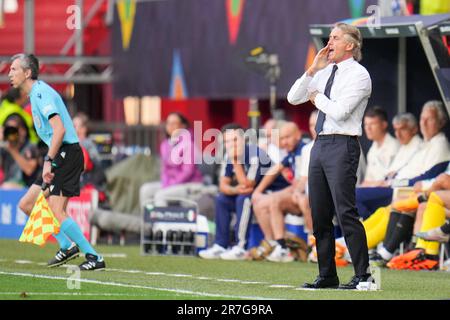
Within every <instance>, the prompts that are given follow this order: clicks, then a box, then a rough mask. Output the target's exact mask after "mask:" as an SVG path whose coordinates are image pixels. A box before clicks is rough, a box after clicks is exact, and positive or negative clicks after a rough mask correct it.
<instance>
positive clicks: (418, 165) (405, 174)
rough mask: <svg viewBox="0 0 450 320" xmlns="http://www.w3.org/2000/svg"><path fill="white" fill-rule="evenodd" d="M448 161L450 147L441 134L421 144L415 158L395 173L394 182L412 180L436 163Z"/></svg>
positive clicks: (449, 158)
mask: <svg viewBox="0 0 450 320" xmlns="http://www.w3.org/2000/svg"><path fill="white" fill-rule="evenodd" d="M449 160H450V145H449V143H448V140H447V137H446V136H445V134H443V133H442V132H440V133H438V134H437V135H435V136H434V137H433V138H431V139H430V140H429V141H425V142H424V143H422V145H421V148H420V151H419V152H418V153H417V154H416V156H415V157H414V158H413V159H412V160H411V161H410V162H409V163H408V165H407V166H405V167H403V168H402V169H400V170H399V172H398V173H397V176H396V177H395V180H399V179H412V178H415V177H417V176H420V175H421V174H424V173H425V172H427V171H428V170H430V169H431V168H432V167H434V166H435V165H437V164H438V163H441V162H445V161H449Z"/></svg>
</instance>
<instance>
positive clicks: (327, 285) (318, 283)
mask: <svg viewBox="0 0 450 320" xmlns="http://www.w3.org/2000/svg"><path fill="white" fill-rule="evenodd" d="M338 287H339V278H338V277H331V278H324V277H321V276H319V277H317V279H316V280H314V282H313V283H305V284H304V285H303V286H302V288H304V289H336V288H338Z"/></svg>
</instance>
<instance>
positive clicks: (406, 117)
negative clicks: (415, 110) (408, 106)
mask: <svg viewBox="0 0 450 320" xmlns="http://www.w3.org/2000/svg"><path fill="white" fill-rule="evenodd" d="M398 123H406V124H407V125H408V127H409V128H410V129H414V128H417V127H418V124H417V119H416V117H415V116H414V115H413V114H412V113H409V112H406V113H400V114H397V115H396V116H395V117H394V119H392V124H393V125H395V124H398Z"/></svg>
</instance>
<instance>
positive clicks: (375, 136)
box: [360, 107, 400, 187]
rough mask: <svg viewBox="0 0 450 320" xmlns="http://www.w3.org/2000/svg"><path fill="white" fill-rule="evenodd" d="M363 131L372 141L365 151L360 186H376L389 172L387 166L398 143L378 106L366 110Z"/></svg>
mask: <svg viewBox="0 0 450 320" xmlns="http://www.w3.org/2000/svg"><path fill="white" fill-rule="evenodd" d="M364 131H365V133H366V136H367V138H368V139H369V140H371V141H373V143H372V146H371V147H370V149H369V152H368V153H367V169H366V175H365V178H364V181H363V183H362V184H361V185H360V187H372V186H376V184H377V183H378V181H380V180H384V178H385V177H386V175H387V174H388V173H389V167H390V165H391V163H392V161H393V160H394V157H395V155H396V154H397V151H398V149H399V147H400V146H399V143H398V141H397V140H395V138H394V137H392V136H391V135H390V134H389V132H388V121H387V114H386V111H384V110H383V109H382V108H380V107H373V108H371V109H369V110H367V112H366V114H365V116H364Z"/></svg>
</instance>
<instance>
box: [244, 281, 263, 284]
mask: <svg viewBox="0 0 450 320" xmlns="http://www.w3.org/2000/svg"><path fill="white" fill-rule="evenodd" d="M241 283H242V284H268V283H267V282H261V281H241Z"/></svg>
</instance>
